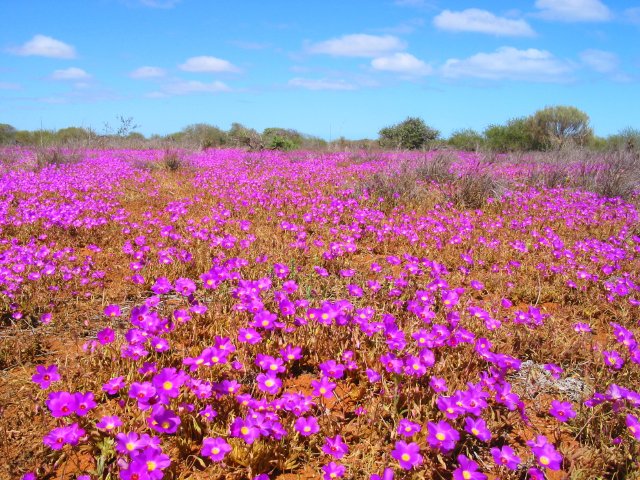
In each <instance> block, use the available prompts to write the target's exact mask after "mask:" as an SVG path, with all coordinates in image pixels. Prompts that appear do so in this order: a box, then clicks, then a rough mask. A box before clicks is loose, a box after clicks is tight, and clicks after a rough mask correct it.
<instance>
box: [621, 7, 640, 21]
mask: <svg viewBox="0 0 640 480" xmlns="http://www.w3.org/2000/svg"><path fill="white" fill-rule="evenodd" d="M623 17H624V18H625V20H626V21H627V22H629V23H633V24H634V25H640V7H631V8H627V9H626V10H625V11H624V14H623Z"/></svg>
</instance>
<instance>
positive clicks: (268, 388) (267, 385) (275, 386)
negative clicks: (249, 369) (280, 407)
mask: <svg viewBox="0 0 640 480" xmlns="http://www.w3.org/2000/svg"><path fill="white" fill-rule="evenodd" d="M256 380H257V382H258V388H259V389H260V390H262V391H263V392H267V393H268V394H270V395H276V394H277V393H278V392H279V391H280V388H281V387H282V380H280V379H279V378H278V377H277V376H276V374H275V373H272V372H269V373H266V374H265V373H259V374H258V376H257V378H256Z"/></svg>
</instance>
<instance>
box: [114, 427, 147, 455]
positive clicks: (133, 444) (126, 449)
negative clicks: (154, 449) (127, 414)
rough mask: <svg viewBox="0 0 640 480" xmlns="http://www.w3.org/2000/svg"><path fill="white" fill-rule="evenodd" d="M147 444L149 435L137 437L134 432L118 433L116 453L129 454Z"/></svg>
mask: <svg viewBox="0 0 640 480" xmlns="http://www.w3.org/2000/svg"><path fill="white" fill-rule="evenodd" d="M148 444H149V435H146V434H145V435H142V436H140V435H138V434H137V433H136V432H130V433H119V434H117V435H116V452H118V453H121V454H131V453H133V452H135V451H136V450H142V449H143V448H144V447H146V446H147V445H148Z"/></svg>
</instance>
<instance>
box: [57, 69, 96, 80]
mask: <svg viewBox="0 0 640 480" xmlns="http://www.w3.org/2000/svg"><path fill="white" fill-rule="evenodd" d="M51 78H52V79H53V80H88V79H89V78H91V75H89V74H88V73H87V72H85V71H84V70H83V69H81V68H77V67H70V68H65V69H63V70H56V71H54V72H53V73H52V74H51Z"/></svg>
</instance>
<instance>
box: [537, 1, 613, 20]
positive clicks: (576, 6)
mask: <svg viewBox="0 0 640 480" xmlns="http://www.w3.org/2000/svg"><path fill="white" fill-rule="evenodd" d="M535 5H536V8H538V9H539V10H540V13H539V16H540V17H541V18H544V19H547V20H557V21H561V22H603V21H606V20H610V19H611V17H612V15H611V11H610V10H609V7H607V6H606V5H605V4H604V3H602V2H601V1H600V0H536V3H535Z"/></svg>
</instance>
